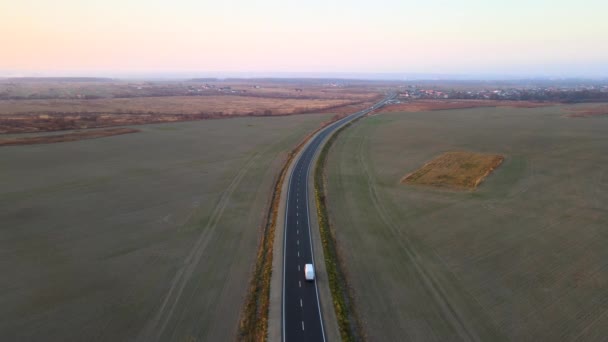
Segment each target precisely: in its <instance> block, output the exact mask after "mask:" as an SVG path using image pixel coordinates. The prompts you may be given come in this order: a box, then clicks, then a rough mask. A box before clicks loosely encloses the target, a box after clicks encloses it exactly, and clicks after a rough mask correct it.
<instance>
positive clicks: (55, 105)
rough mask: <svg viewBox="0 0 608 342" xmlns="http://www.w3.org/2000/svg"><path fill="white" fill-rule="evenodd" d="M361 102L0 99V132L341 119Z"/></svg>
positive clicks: (364, 102) (223, 98)
mask: <svg viewBox="0 0 608 342" xmlns="http://www.w3.org/2000/svg"><path fill="white" fill-rule="evenodd" d="M377 97H378V95H377V94H373V93H368V95H367V98H362V99H348V98H344V99H295V98H263V97H250V96H236V95H213V96H165V97H139V98H108V99H94V100H84V99H78V100H74V99H51V100H2V101H0V133H28V132H44V131H58V130H68V129H86V128H96V127H110V126H121V125H135V124H146V123H163V122H178V121H193V120H202V119H214V118H226V117H235V116H277V115H291V114H300V113H313V112H315V113H338V114H340V115H345V114H348V113H352V112H354V111H356V110H359V109H362V108H365V107H367V106H370V105H371V104H372V103H373V101H374V100H375V99H376V98H377Z"/></svg>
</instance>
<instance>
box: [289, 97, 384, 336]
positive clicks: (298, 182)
mask: <svg viewBox="0 0 608 342" xmlns="http://www.w3.org/2000/svg"><path fill="white" fill-rule="evenodd" d="M393 97H394V95H389V96H388V97H386V98H385V99H384V100H382V101H380V102H378V103H376V104H375V105H374V106H373V107H371V108H368V109H366V110H363V111H360V112H357V113H354V114H351V115H349V116H347V117H345V118H343V119H341V120H339V121H336V122H335V123H333V124H331V125H329V126H327V127H326V128H325V129H324V130H322V131H321V132H320V133H319V134H318V135H317V136H315V137H314V139H313V140H312V142H311V143H310V144H309V145H308V146H307V147H306V149H305V150H304V151H303V153H302V154H301V155H300V157H299V158H298V160H297V162H296V165H295V167H294V168H293V169H292V172H291V174H290V175H289V188H288V191H287V206H286V211H285V227H284V228H285V234H284V236H285V240H284V241H283V244H284V248H283V250H284V254H283V297H282V303H283V306H282V319H283V322H282V335H283V337H282V338H283V341H288V342H294V341H325V331H324V329H323V317H322V315H321V307H320V305H319V291H318V289H317V283H316V281H314V282H310V281H306V280H305V278H304V265H305V264H314V258H313V251H312V242H311V233H310V227H309V216H310V211H309V208H308V196H309V194H308V174H309V172H310V169H311V164H312V158H313V157H314V155H315V153H316V152H317V150H318V149H320V148H321V147H322V144H323V143H324V141H325V138H327V136H328V135H330V134H331V133H333V132H334V131H335V130H336V129H338V128H340V127H341V126H342V125H344V124H346V123H348V122H350V121H352V120H354V119H356V118H358V117H360V116H363V115H365V114H367V113H369V112H370V111H372V110H375V109H378V108H379V107H381V106H383V105H384V104H385V103H386V101H388V100H390V99H392V98H393ZM314 212H315V211H314V208H313V214H314ZM315 270H316V267H315Z"/></svg>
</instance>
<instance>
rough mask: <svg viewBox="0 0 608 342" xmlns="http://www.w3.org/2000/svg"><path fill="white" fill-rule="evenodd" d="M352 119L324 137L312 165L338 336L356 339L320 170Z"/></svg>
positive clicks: (358, 330)
mask: <svg viewBox="0 0 608 342" xmlns="http://www.w3.org/2000/svg"><path fill="white" fill-rule="evenodd" d="M352 124H353V123H352V122H351V123H348V124H346V125H345V126H343V127H341V128H340V129H338V130H337V131H336V132H334V134H333V135H332V136H331V137H330V138H329V139H328V140H327V142H326V143H325V145H324V146H323V149H322V150H321V153H320V154H319V158H318V161H317V164H316V165H315V169H314V185H315V201H316V203H317V216H318V220H319V230H320V232H321V241H322V244H323V253H324V256H325V266H326V269H327V276H328V279H329V288H330V291H331V295H332V300H333V304H334V310H335V312H336V317H337V319H338V327H339V329H340V336H341V337H342V340H343V341H358V340H361V339H362V337H363V334H362V330H361V325H360V323H359V319H358V316H357V314H356V312H355V308H354V302H353V299H352V296H351V294H350V292H349V287H348V284H347V281H346V276H345V274H344V268H343V265H342V264H341V260H340V256H339V254H338V247H337V243H336V238H335V235H334V233H333V232H332V229H331V225H330V220H329V215H328V211H327V206H326V202H325V193H326V192H325V179H324V173H323V170H324V168H325V164H326V161H327V154H328V152H329V149H330V148H331V146H332V145H333V143H334V141H335V140H336V139H337V138H338V135H339V134H340V133H341V132H342V131H343V130H345V129H347V128H348V127H349V126H351V125H352Z"/></svg>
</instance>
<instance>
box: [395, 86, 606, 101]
mask: <svg viewBox="0 0 608 342" xmlns="http://www.w3.org/2000/svg"><path fill="white" fill-rule="evenodd" d="M399 94H400V98H401V99H405V100H417V99H472V100H510V101H560V102H578V101H595V100H606V99H608V85H579V86H573V87H555V86H553V87H522V88H515V87H513V88H498V89H496V88H488V89H476V90H457V89H444V88H439V87H421V86H415V85H409V86H402V87H400V91H399Z"/></svg>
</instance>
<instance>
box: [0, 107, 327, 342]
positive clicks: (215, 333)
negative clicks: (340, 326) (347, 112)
mask: <svg viewBox="0 0 608 342" xmlns="http://www.w3.org/2000/svg"><path fill="white" fill-rule="evenodd" d="M329 117H330V115H312V114H309V115H297V116H290V117H280V118H279V117H277V118H237V119H226V120H209V121H199V122H188V123H177V124H164V125H148V126H138V128H139V129H141V130H142V132H140V133H135V134H129V135H122V136H114V137H108V138H102V139H95V140H83V141H77V142H69V143H58V144H49V145H31V146H11V147H2V148H0V223H1V224H0V273H1V274H2V276H1V277H0V340H1V341H100V340H101V341H133V340H139V341H154V340H163V341H166V340H175V341H194V340H206V341H230V340H233V339H234V338H235V337H236V331H237V327H238V319H239V313H240V310H241V308H242V304H243V300H244V298H245V296H246V292H247V289H248V282H249V276H250V274H251V271H252V268H253V264H254V262H255V255H256V249H257V244H258V239H259V233H260V227H261V224H262V221H263V219H264V214H265V213H266V212H265V210H267V205H268V202H269V195H270V192H271V190H272V184H273V182H274V180H275V177H276V176H277V174H278V172H279V171H280V167H281V165H282V162H283V161H284V160H285V158H286V152H288V151H289V150H291V149H292V148H293V147H294V146H295V145H296V144H297V143H298V142H299V141H300V140H301V139H302V138H303V137H304V136H305V135H306V134H307V133H308V132H310V131H312V130H313V129H315V128H317V127H318V126H319V124H320V123H321V122H322V121H324V120H327V119H329Z"/></svg>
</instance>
